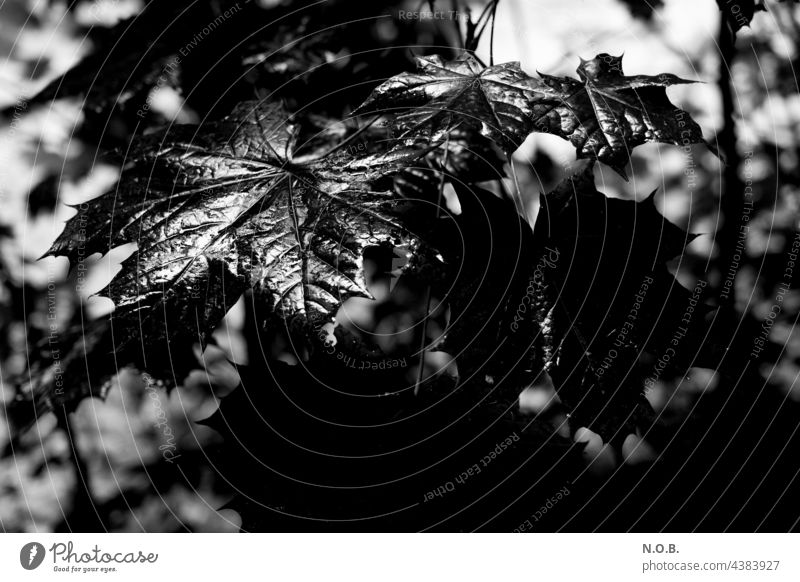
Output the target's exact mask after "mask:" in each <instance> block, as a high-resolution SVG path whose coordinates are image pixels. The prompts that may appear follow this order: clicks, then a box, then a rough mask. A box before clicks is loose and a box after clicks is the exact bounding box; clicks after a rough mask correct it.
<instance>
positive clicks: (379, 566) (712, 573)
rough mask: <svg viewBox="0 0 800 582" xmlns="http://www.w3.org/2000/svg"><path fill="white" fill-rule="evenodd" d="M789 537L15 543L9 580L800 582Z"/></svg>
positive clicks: (182, 538) (180, 538) (3, 566)
mask: <svg viewBox="0 0 800 582" xmlns="http://www.w3.org/2000/svg"><path fill="white" fill-rule="evenodd" d="M799 549H800V538H798V537H796V536H795V535H786V534H557V535H552V534H551V535H546V534H526V535H514V534H498V535H489V534H475V535H463V534H416V535H415V534H341V535H330V534H327V535H322V534H257V535H256V534H242V535H234V534H227V535H226V534H74V535H63V534H5V535H3V536H0V579H2V580H13V581H17V580H66V579H69V580H85V579H91V580H109V581H112V580H113V581H120V582H121V581H123V580H132V581H134V580H135V581H136V582H141V581H142V580H143V579H152V580H169V579H170V578H169V577H170V576H176V577H177V576H197V577H199V579H202V580H214V579H215V578H218V579H220V580H250V579H253V577H254V576H258V579H267V580H268V579H276V580H281V581H295V580H296V581H298V582H300V581H303V582H307V581H313V580H324V581H325V582H334V581H337V582H338V581H342V582H359V581H370V582H374V581H377V580H380V581H398V582H399V581H403V582H408V581H409V580H457V581H459V582H460V581H469V580H480V581H481V582H485V581H487V580H508V581H510V582H519V581H521V580H569V581H575V580H579V578H578V577H585V578H586V579H587V580H588V579H590V580H614V581H615V582H624V581H627V580H670V581H672V580H718V581H724V580H743V581H744V580H747V581H748V582H750V581H753V580H770V581H775V582H777V581H779V580H791V581H797V580H800V559H798V556H797V554H798V550H799Z"/></svg>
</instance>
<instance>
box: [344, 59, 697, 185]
mask: <svg viewBox="0 0 800 582" xmlns="http://www.w3.org/2000/svg"><path fill="white" fill-rule="evenodd" d="M417 64H418V68H419V71H418V72H417V73H403V74H400V75H397V76H395V77H393V78H392V79H389V80H388V81H386V82H385V83H383V84H382V85H380V86H379V87H377V88H376V89H375V90H374V91H373V93H372V95H370V97H369V98H368V99H367V100H366V101H365V102H364V103H363V104H362V105H361V106H360V107H359V108H357V109H356V111H355V113H356V114H365V113H382V114H389V115H391V116H392V117H393V123H394V125H395V127H396V129H397V131H398V138H399V139H409V140H413V139H416V138H418V136H419V135H420V133H421V132H429V133H431V134H437V135H438V136H439V139H440V140H442V139H443V135H444V134H446V133H448V132H450V131H452V130H453V129H454V128H455V127H461V126H464V127H467V128H470V129H471V130H472V131H473V132H474V133H475V134H480V135H482V136H484V137H486V138H489V139H491V140H492V141H494V142H495V143H497V144H498V145H499V146H500V147H501V148H502V149H503V150H504V151H506V152H512V151H514V150H515V149H517V147H519V145H520V144H521V143H522V141H524V139H525V138H526V137H527V136H528V134H530V133H531V132H534V131H538V132H545V133H552V134H554V135H558V136H559V137H562V138H564V139H568V140H570V142H572V144H573V145H574V146H575V147H576V148H577V152H578V157H579V158H594V159H597V160H599V161H601V162H604V163H606V164H608V165H610V166H611V167H612V168H614V169H615V170H617V171H618V172H619V173H620V174H622V175H623V176H625V172H624V167H625V165H626V164H627V163H628V160H629V158H630V152H631V150H632V149H633V148H634V147H635V146H637V145H641V144H643V143H645V142H648V141H658V142H664V143H672V144H676V145H685V144H686V143H702V142H703V136H702V132H701V130H700V127H699V126H698V125H697V123H695V122H694V121H693V120H692V119H691V117H690V116H689V114H688V113H686V112H684V111H681V110H680V109H678V108H677V107H675V106H674V105H672V103H670V101H669V99H668V98H667V94H666V87H669V86H671V85H677V84H682V83H692V82H693V81H687V80H684V79H681V78H679V77H676V76H675V75H672V74H663V75H659V76H657V77H651V76H645V75H636V76H625V75H624V74H623V72H622V57H614V56H611V55H607V54H604V53H603V54H599V55H597V56H596V57H595V58H593V59H590V60H588V61H584V60H582V61H581V64H580V66H579V67H578V69H577V72H578V77H579V79H573V78H569V77H555V76H551V75H545V74H542V75H541V79H538V78H534V77H531V76H529V75H527V74H526V73H525V72H524V71H522V69H521V68H520V66H519V63H517V62H513V63H505V64H501V65H496V66H491V67H484V66H483V65H481V64H480V63H479V62H478V61H477V60H476V59H475V58H474V57H472V56H470V55H464V56H462V57H461V58H459V59H457V60H455V61H444V59H442V57H440V56H433V57H420V58H418V59H417Z"/></svg>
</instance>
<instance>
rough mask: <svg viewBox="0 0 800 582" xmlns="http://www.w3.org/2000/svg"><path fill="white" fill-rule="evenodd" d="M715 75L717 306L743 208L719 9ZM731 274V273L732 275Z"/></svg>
mask: <svg viewBox="0 0 800 582" xmlns="http://www.w3.org/2000/svg"><path fill="white" fill-rule="evenodd" d="M719 58H720V61H719V78H718V79H717V87H718V88H719V92H720V99H721V101H722V118H723V125H722V128H721V129H720V131H719V133H718V135H717V143H718V144H719V145H718V149H719V152H720V154H721V155H722V158H723V159H724V160H725V168H724V171H723V176H722V184H721V187H720V218H721V219H722V228H720V230H719V231H718V233H717V237H716V241H717V245H718V246H719V262H718V268H719V270H720V273H721V277H720V285H719V288H718V289H717V297H718V299H719V302H720V305H724V304H729V303H730V302H731V301H732V297H731V296H730V295H727V294H726V295H723V294H722V291H723V289H725V286H724V282H725V279H726V277H727V274H728V272H729V270H730V269H731V268H732V267H733V257H734V255H735V252H736V244H737V240H738V237H739V235H740V232H739V230H740V220H741V214H742V210H743V209H744V184H743V183H742V180H741V178H740V177H739V166H740V164H741V157H740V156H739V152H738V150H737V147H736V142H737V139H736V121H735V115H736V108H735V105H734V102H733V92H732V86H731V67H732V65H733V61H734V59H735V58H736V36H735V34H734V33H733V32H732V28H731V27H730V22H729V20H728V16H727V14H726V13H725V12H724V11H720V24H719ZM734 276H735V274H734Z"/></svg>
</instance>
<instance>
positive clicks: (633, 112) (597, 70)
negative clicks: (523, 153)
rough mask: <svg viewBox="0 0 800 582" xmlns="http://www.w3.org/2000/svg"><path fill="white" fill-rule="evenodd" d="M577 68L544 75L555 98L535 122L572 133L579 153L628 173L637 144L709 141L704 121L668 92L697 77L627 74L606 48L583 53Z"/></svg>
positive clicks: (547, 128) (552, 130) (568, 136)
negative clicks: (573, 75)
mask: <svg viewBox="0 0 800 582" xmlns="http://www.w3.org/2000/svg"><path fill="white" fill-rule="evenodd" d="M577 73H578V77H579V78H580V79H579V80H576V79H573V78H570V77H555V76H551V75H545V74H542V75H541V76H542V80H543V82H544V83H545V84H546V85H547V87H548V88H549V89H550V90H551V91H552V92H553V93H554V94H555V95H554V97H553V98H551V99H555V101H556V102H555V104H554V106H553V108H552V109H551V110H550V111H548V112H547V113H546V114H545V115H540V116H538V117H537V119H536V122H535V123H536V130H537V131H540V132H546V133H553V134H554V135H558V136H560V137H563V138H565V139H569V140H570V142H572V144H573V145H574V146H575V147H576V148H577V150H578V158H595V159H597V160H599V161H601V162H603V163H605V164H608V165H609V166H611V167H612V168H614V169H615V170H616V171H617V172H619V173H620V174H621V175H622V176H625V171H624V168H625V166H626V165H627V163H628V160H629V159H630V154H631V151H632V150H633V148H634V147H636V146H637V145H641V144H643V143H645V142H648V141H657V142H662V143H671V144H675V145H685V144H687V143H703V142H704V140H703V134H702V131H701V130H700V126H699V125H697V123H696V122H695V121H694V120H693V119H692V118H691V117H690V116H689V114H688V113H686V112H685V111H682V110H680V109H678V108H677V107H675V106H674V105H673V104H672V103H671V102H670V101H669V98H668V97H667V94H666V88H667V87H669V86H672V85H679V84H684V83H693V82H694V81H688V80H685V79H681V78H679V77H676V76H675V75H672V74H662V75H658V76H657V77H652V76H647V75H635V76H625V75H624V74H623V72H622V57H621V56H619V57H615V56H611V55H608V54H605V53H602V54H599V55H597V56H596V57H595V58H593V59H590V60H588V61H585V60H583V59H581V64H580V66H579V67H578V69H577Z"/></svg>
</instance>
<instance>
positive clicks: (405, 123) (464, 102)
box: [354, 54, 538, 152]
mask: <svg viewBox="0 0 800 582" xmlns="http://www.w3.org/2000/svg"><path fill="white" fill-rule="evenodd" d="M417 68H418V72H416V73H402V74H400V75H397V76H395V77H393V78H391V79H389V80H388V81H386V82H385V83H383V84H382V85H380V86H379V87H377V88H376V89H375V90H374V91H373V92H372V94H371V95H370V96H369V97H368V98H367V100H366V101H365V102H364V103H362V104H361V105H360V106H359V107H358V108H357V109H356V110H355V112H354V114H356V115H361V114H367V113H382V114H392V115H393V116H394V125H395V127H396V128H397V129H398V138H400V139H402V138H410V139H415V138H416V137H417V136H418V135H419V132H420V131H427V132H431V133H432V134H437V133H438V132H441V133H446V132H449V131H450V130H452V129H453V128H454V127H456V126H459V125H464V126H467V127H469V128H471V129H472V130H474V131H475V132H476V133H479V134H480V135H483V136H485V137H487V138H489V139H491V140H492V141H494V142H495V143H497V144H498V145H500V146H501V147H502V148H503V149H504V150H506V151H509V152H510V151H514V150H516V149H517V148H518V147H519V145H520V144H521V143H522V142H523V141H524V140H525V138H526V137H527V136H528V134H529V133H530V130H531V128H532V117H533V115H534V110H533V106H532V103H533V102H534V98H535V93H534V92H535V91H536V90H537V89H538V83H537V82H536V80H535V79H533V78H531V77H529V76H528V75H527V74H526V73H525V72H524V71H523V70H522V69H521V68H520V66H519V63H516V62H514V63H505V64H502V65H497V66H493V67H484V66H483V65H482V64H480V62H478V60H477V59H475V57H473V56H471V55H468V54H466V55H463V56H461V57H460V58H458V59H456V60H454V61H445V60H444V59H443V58H442V57H440V56H439V55H434V56H431V57H417Z"/></svg>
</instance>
